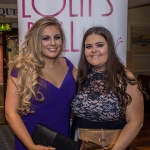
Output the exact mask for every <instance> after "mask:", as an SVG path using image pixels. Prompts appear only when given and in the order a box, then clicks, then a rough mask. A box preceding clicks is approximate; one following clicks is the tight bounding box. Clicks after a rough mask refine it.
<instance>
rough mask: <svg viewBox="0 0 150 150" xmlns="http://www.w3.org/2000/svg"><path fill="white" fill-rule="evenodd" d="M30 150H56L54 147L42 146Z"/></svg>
mask: <svg viewBox="0 0 150 150" xmlns="http://www.w3.org/2000/svg"><path fill="white" fill-rule="evenodd" d="M30 150H56V148H54V147H51V146H49V147H46V146H42V145H35V146H34V147H33V148H32V149H30Z"/></svg>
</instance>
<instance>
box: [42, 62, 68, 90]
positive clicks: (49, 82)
mask: <svg viewBox="0 0 150 150" xmlns="http://www.w3.org/2000/svg"><path fill="white" fill-rule="evenodd" d="M66 63H67V62H66ZM67 66H68V65H67ZM68 72H69V66H68V70H67V72H66V74H65V76H64V78H63V80H62V82H61V84H60V87H57V86H56V85H54V84H53V83H52V82H51V81H49V80H46V79H44V78H42V77H40V79H42V80H44V81H45V82H47V83H48V84H51V85H52V86H54V87H55V88H56V89H60V88H61V87H62V85H63V83H64V81H65V79H66V76H67V74H68Z"/></svg>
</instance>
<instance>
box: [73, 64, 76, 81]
mask: <svg viewBox="0 0 150 150" xmlns="http://www.w3.org/2000/svg"><path fill="white" fill-rule="evenodd" d="M72 75H73V77H74V79H75V81H76V79H77V69H76V68H75V67H74V68H73V70H72Z"/></svg>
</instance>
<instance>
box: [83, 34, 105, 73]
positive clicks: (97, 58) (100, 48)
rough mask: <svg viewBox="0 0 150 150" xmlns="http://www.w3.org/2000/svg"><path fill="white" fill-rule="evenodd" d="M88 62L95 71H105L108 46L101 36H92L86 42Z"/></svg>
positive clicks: (85, 52)
mask: <svg viewBox="0 0 150 150" xmlns="http://www.w3.org/2000/svg"><path fill="white" fill-rule="evenodd" d="M84 54H85V57H86V60H87V61H88V63H89V64H90V65H91V66H93V68H94V69H96V70H99V71H104V70H105V68H106V62H107V60H108V44H107V41H106V40H105V38H104V37H103V36H101V35H97V34H92V35H89V36H88V37H87V38H86V40H85V51H84Z"/></svg>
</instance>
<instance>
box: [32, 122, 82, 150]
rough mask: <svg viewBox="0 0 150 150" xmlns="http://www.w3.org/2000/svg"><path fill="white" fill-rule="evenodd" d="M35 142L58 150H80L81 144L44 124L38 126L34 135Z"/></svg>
mask: <svg viewBox="0 0 150 150" xmlns="http://www.w3.org/2000/svg"><path fill="white" fill-rule="evenodd" d="M32 139H33V142H34V143H35V144H40V145H43V146H52V147H54V148H56V150H79V149H80V145H81V143H80V142H76V141H74V140H72V139H69V138H68V137H65V136H64V135H61V134H60V133H58V132H55V131H53V130H52V129H49V128H47V127H46V126H44V125H42V124H37V125H36V128H35V130H34V133H33V135H32Z"/></svg>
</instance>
